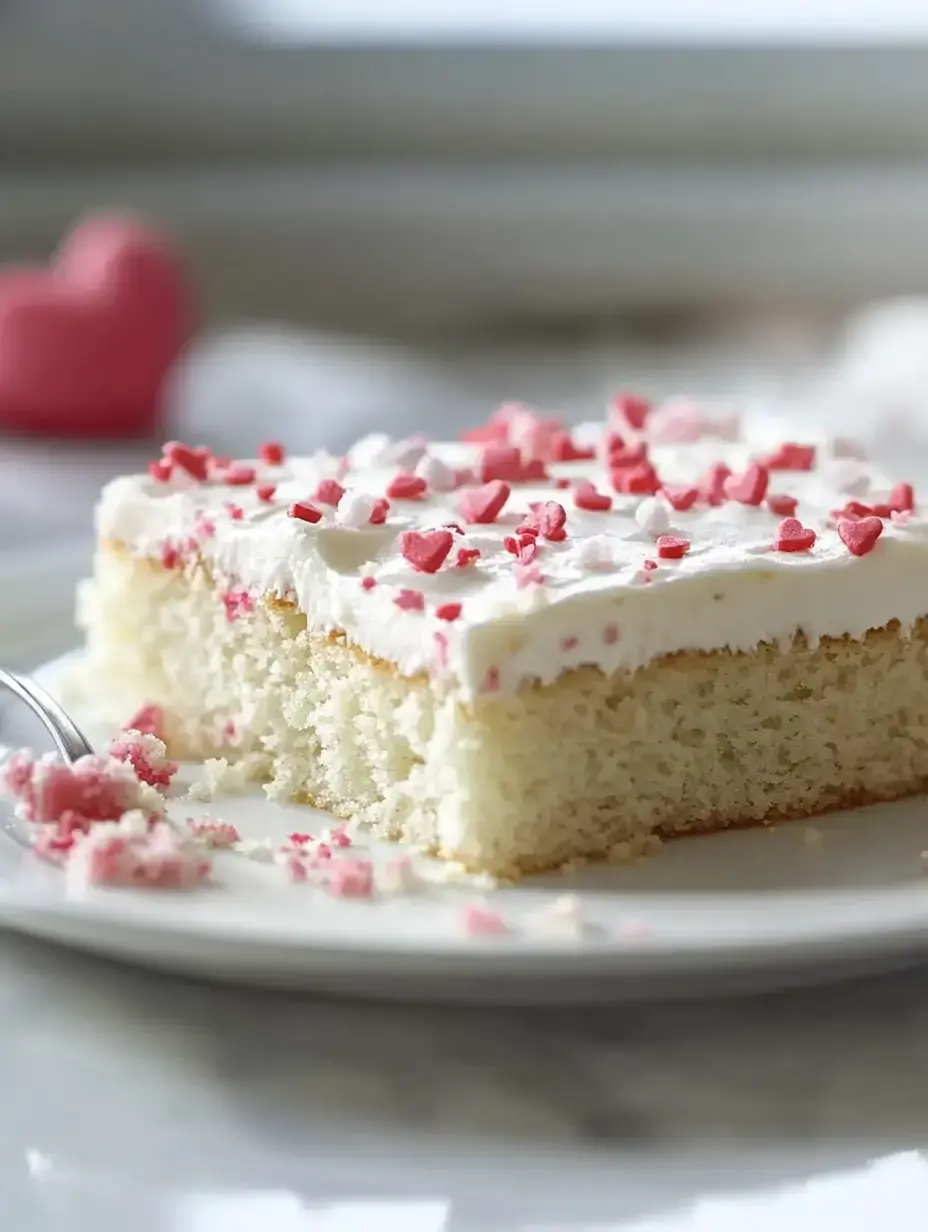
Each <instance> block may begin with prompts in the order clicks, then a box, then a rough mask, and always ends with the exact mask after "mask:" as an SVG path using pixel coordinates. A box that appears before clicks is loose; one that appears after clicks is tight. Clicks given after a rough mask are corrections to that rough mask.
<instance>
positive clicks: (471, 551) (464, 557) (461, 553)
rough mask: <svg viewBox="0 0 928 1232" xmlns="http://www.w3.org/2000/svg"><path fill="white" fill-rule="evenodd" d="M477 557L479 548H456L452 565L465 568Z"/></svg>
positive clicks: (478, 556)
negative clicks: (456, 552)
mask: <svg viewBox="0 0 928 1232" xmlns="http://www.w3.org/2000/svg"><path fill="white" fill-rule="evenodd" d="M479 559H480V549H479V548H458V554H457V556H456V557H455V560H454V567H455V569H466V568H467V566H468V565H472V564H473V563H474V561H475V560H479Z"/></svg>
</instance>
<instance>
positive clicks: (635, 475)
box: [611, 462, 661, 496]
mask: <svg viewBox="0 0 928 1232" xmlns="http://www.w3.org/2000/svg"><path fill="white" fill-rule="evenodd" d="M611 477H612V486H613V488H615V490H616V492H623V493H625V494H627V495H631V496H653V495H654V493H655V492H656V491H657V490H658V488H659V487H660V486H661V481H660V480H659V479H658V477H657V471H655V469H654V467H653V466H652V465H651V463H650V462H641V463H639V464H638V465H637V466H620V467H617V468H615V467H614V468H613V470H612V475H611Z"/></svg>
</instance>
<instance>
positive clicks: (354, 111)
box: [0, 0, 928, 543]
mask: <svg viewBox="0 0 928 1232" xmlns="http://www.w3.org/2000/svg"><path fill="white" fill-rule="evenodd" d="M0 104H2V105H0V259H3V260H14V259H16V260H22V259H24V258H30V259H31V258H37V259H43V260H44V259H45V258H46V257H47V255H48V254H49V253H50V252H51V251H52V250H53V248H54V246H55V244H56V242H57V240H58V238H59V236H60V235H61V234H62V232H63V231H65V230H66V229H67V227H68V226H69V225H70V224H71V223H72V222H73V221H74V220H75V218H77V217H79V216H80V215H81V214H83V213H85V212H86V211H88V210H92V209H95V208H99V207H103V206H107V207H109V206H120V207H130V208H133V209H138V210H141V211H143V212H145V213H147V214H149V215H150V216H152V217H153V218H155V219H156V220H158V221H159V222H161V223H162V224H163V225H165V226H166V227H167V228H169V229H170V230H172V231H173V232H174V233H175V234H176V235H177V236H178V237H179V238H180V240H181V241H182V243H183V245H184V247H185V249H186V251H187V253H188V254H189V258H190V262H191V269H192V272H193V276H194V278H195V280H196V283H197V285H198V288H199V294H200V299H201V303H202V308H203V314H204V322H205V327H206V329H205V333H204V338H203V340H202V341H201V342H200V343H199V344H198V345H197V346H196V347H195V349H194V351H193V353H192V355H191V357H190V359H189V361H188V363H187V364H186V365H185V366H184V368H183V370H182V371H180V372H179V373H178V374H177V377H176V379H175V381H174V382H173V383H172V389H171V396H170V403H171V414H172V418H173V423H172V425H171V431H172V432H177V433H179V434H182V435H185V436H190V437H196V438H197V439H198V440H204V441H206V442H207V443H209V444H211V445H213V446H214V447H216V448H221V449H222V450H223V451H228V452H247V450H248V449H249V448H252V447H253V445H254V442H255V440H256V439H258V438H260V437H265V436H268V435H272V434H274V435H279V436H282V437H284V438H285V439H286V440H287V441H288V443H289V444H291V446H293V447H295V448H313V447H315V446H317V445H322V444H324V445H326V446H328V447H330V448H333V449H338V448H342V447H343V446H344V445H346V444H347V443H348V441H349V440H350V439H351V438H353V437H355V436H357V435H358V434H360V433H361V432H365V431H368V430H371V429H372V428H383V429H385V430H388V431H395V432H406V431H411V430H418V429H422V430H425V431H428V432H431V433H433V434H437V433H440V432H442V431H446V432H453V431H455V430H456V429H457V427H459V426H460V424H461V423H463V422H465V421H466V420H467V419H469V418H473V417H475V416H478V415H479V416H482V415H484V414H485V413H486V411H487V410H488V409H489V408H491V407H492V406H493V405H494V403H496V402H498V401H500V400H501V399H503V398H512V397H517V398H521V399H523V400H526V401H535V402H538V403H540V404H542V405H543V406H546V407H549V408H551V409H558V410H562V411H565V412H566V413H567V414H568V415H573V416H577V415H585V416H587V417H592V416H598V415H599V413H600V405H601V403H602V400H603V399H604V398H605V397H606V396H607V395H608V394H609V393H610V392H614V391H615V389H616V388H619V387H627V386H630V385H637V386H641V387H642V388H644V389H645V390H646V391H648V392H650V393H653V394H660V393H663V392H666V393H674V392H679V391H680V390H681V389H687V390H690V391H693V392H697V393H708V394H713V393H724V394H725V395H726V396H734V397H736V398H738V397H758V396H771V397H777V398H782V397H789V398H792V399H794V400H797V405H798V404H799V402H800V401H801V404H802V406H803V407H804V408H805V409H804V411H803V413H808V414H811V413H812V411H811V410H810V409H808V408H810V407H811V406H812V405H813V404H814V405H815V406H816V407H818V408H819V410H820V409H821V407H822V406H824V405H825V404H826V403H827V404H828V405H829V406H830V407H832V408H833V409H834V408H835V407H836V406H837V405H838V404H839V403H841V402H842V400H844V398H845V394H846V392H847V390H848V388H849V387H853V388H852V392H853V393H854V397H855V398H856V397H857V395H858V394H859V393H860V392H861V390H863V391H864V393H865V394H866V396H867V398H870V397H871V395H873V394H874V390H876V393H877V394H878V395H879V397H880V398H882V399H883V400H884V401H885V402H887V403H891V404H895V403H897V402H898V401H899V400H900V398H901V399H902V400H903V401H905V399H906V397H908V396H909V395H910V394H911V393H912V391H913V390H914V389H916V387H917V386H918V384H919V382H920V380H921V376H922V370H923V368H928V364H922V362H921V358H920V357H921V352H922V350H925V349H926V348H925V347H924V345H923V342H922V339H925V340H928V324H926V321H928V317H926V316H925V314H924V313H923V311H922V309H921V306H920V305H919V304H918V303H917V302H916V303H914V304H910V305H909V306H907V307H903V308H902V309H899V310H896V311H895V315H892V314H890V317H889V318H887V315H886V313H885V312H884V313H883V314H882V315H881V316H880V317H879V318H878V319H877V323H876V325H874V322H873V320H872V319H871V318H869V317H868V318H865V319H864V321H863V323H862V324H861V323H860V321H859V320H857V319H856V318H855V317H854V314H855V313H856V312H857V311H858V310H859V309H860V307H861V306H862V305H865V304H867V303H869V302H870V301H872V300H874V299H880V298H882V297H887V296H893V297H896V296H910V297H911V296H919V295H920V294H921V293H923V292H924V291H925V290H926V288H928V126H926V125H925V123H924V116H925V115H926V114H928V6H926V5H925V4H924V3H923V0H908V2H905V0H844V3H839V2H838V0H778V2H777V3H773V2H772V0H757V2H756V3H754V4H751V5H733V4H731V3H729V2H728V0H647V2H646V3H645V2H644V0H611V2H610V0H572V2H571V3H570V4H564V3H556V2H553V0H534V2H533V3H529V2H527V0H509V2H508V3H505V4H504V3H500V2H499V0H495V2H491V0H469V2H467V3H464V2H463V0H81V3H80V4H73V3H70V2H69V0H2V2H0ZM900 313H901V316H900ZM849 314H850V318H851V320H852V321H855V320H856V324H854V325H853V327H852V332H851V335H850V340H849V336H848V335H847V333H846V332H845V331H846V322H847V320H848V319H849ZM887 322H888V323H887ZM900 339H901V341H900ZM868 348H869V349H868ZM887 356H889V357H890V358H889V359H887ZM906 365H908V367H906ZM903 370H904V371H905V378H904V380H903V379H902V377H901V376H900V372H902V371H903ZM924 376H925V378H926V380H928V372H925V373H924ZM823 389H827V390H828V391H829V397H828V398H825V397H823V396H821V395H822V391H823ZM836 390H837V391H838V394H839V395H840V396H836V393H835V391H836ZM851 400H853V399H851ZM897 409H898V408H897ZM842 413H843V412H842ZM146 454H147V450H139V449H138V448H134V449H126V448H124V447H116V446H114V447H113V448H103V447H98V446H95V447H93V448H92V449H91V448H88V447H80V448H78V447H76V446H74V445H56V444H53V443H50V442H39V443H37V442H35V441H29V442H17V441H10V440H8V441H7V442H6V443H5V444H3V445H2V446H0V527H5V528H6V529H5V535H6V541H7V543H8V542H9V540H10V539H11V538H15V539H16V541H17V542H20V541H22V540H23V539H24V538H28V537H30V536H32V537H35V536H38V535H40V534H45V532H46V531H47V530H48V529H49V528H51V527H54V526H57V525H59V524H61V525H67V527H68V528H69V529H70V531H71V533H75V530H76V528H78V527H81V526H83V527H84V528H85V530H86V531H87V532H88V533H89V529H90V522H89V510H90V505H91V503H92V500H93V496H94V494H95V492H96V489H97V487H98V485H99V483H100V482H101V481H102V479H104V478H106V476H107V475H108V474H110V473H112V472H113V471H114V470H117V469H121V468H124V467H125V466H127V465H132V466H134V465H136V464H137V463H138V462H139V460H141V459H142V458H143V457H144V456H146ZM36 458H38V459H39V461H38V463H36V461H35V460H36ZM36 466H38V467H39V469H38V470H36V469H35V468H36ZM49 466H51V468H52V469H51V470H50V471H49V469H48V468H49ZM46 474H54V476H55V479H54V482H55V485H56V488H55V490H56V501H55V502H54V508H50V507H49V502H48V500H47V499H46V496H47V492H48V487H47V482H48V481H47V479H46V478H45V476H46Z"/></svg>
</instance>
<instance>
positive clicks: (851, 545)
mask: <svg viewBox="0 0 928 1232" xmlns="http://www.w3.org/2000/svg"><path fill="white" fill-rule="evenodd" d="M882 533H883V523H882V522H881V521H880V519H879V518H858V519H857V520H856V521H855V520H853V519H851V518H842V519H841V521H840V522H839V523H838V538H839V539H840V540H841V542H842V543H843V544H844V546H845V547H846V548H847V550H848V551H849V552H850V554H851V555H852V556H866V555H867V553H868V552H872V551H873V547H874V545H875V543H876V541H877V539H879V537H880V535H882Z"/></svg>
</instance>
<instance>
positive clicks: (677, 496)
mask: <svg viewBox="0 0 928 1232" xmlns="http://www.w3.org/2000/svg"><path fill="white" fill-rule="evenodd" d="M661 496H663V498H664V500H665V501H666V502H667V504H668V505H670V507H671V508H672V509H676V511H677V513H683V512H684V511H685V510H687V509H692V507H693V506H694V505H695V504H696V500H697V498H698V496H699V489H698V488H680V487H672V486H670V485H669V484H666V483H665V484H664V485H663V487H662V488H661Z"/></svg>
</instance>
